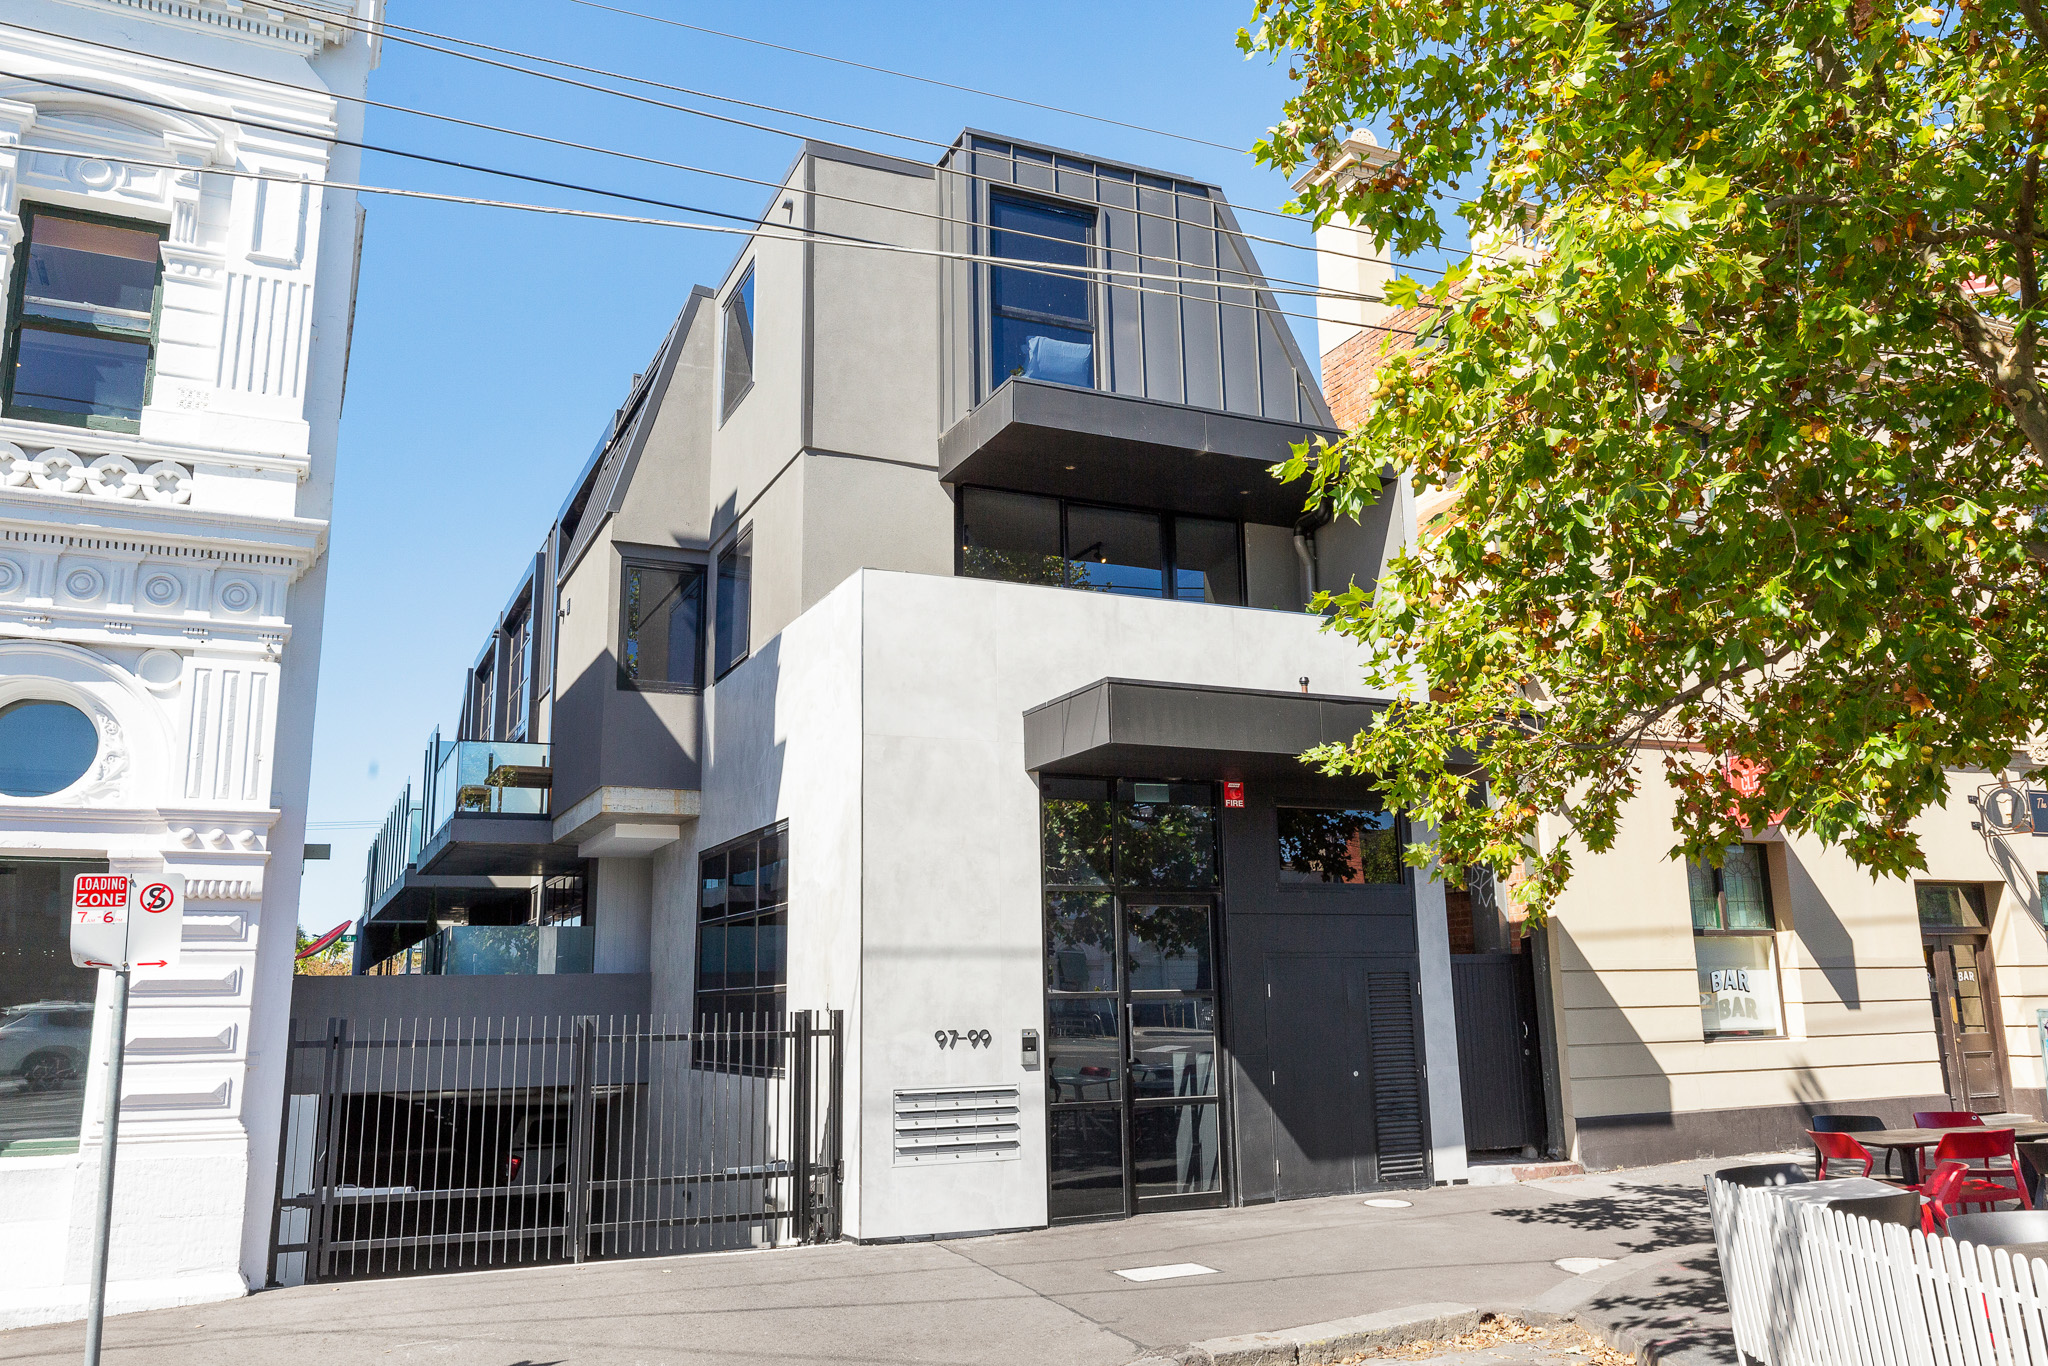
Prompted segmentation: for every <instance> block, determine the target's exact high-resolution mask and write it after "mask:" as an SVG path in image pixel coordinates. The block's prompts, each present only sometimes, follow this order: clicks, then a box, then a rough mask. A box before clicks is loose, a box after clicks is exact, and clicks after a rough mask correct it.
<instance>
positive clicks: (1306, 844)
mask: <svg viewBox="0 0 2048 1366" xmlns="http://www.w3.org/2000/svg"><path fill="white" fill-rule="evenodd" d="M1277 814H1278V816H1279V827H1280V881H1281V883H1282V884H1283V885H1300V884H1320V883H1335V884H1341V885H1347V886H1356V885H1362V884H1365V883H1373V882H1382V883H1384V882H1399V881H1400V880H1401V841H1400V832H1399V830H1398V829H1397V828H1396V826H1395V822H1394V814H1393V813H1392V812H1391V811H1374V810H1365V809H1360V808H1345V809H1336V808H1316V807H1297V806H1283V807H1281V808H1279V810H1278V813H1277Z"/></svg>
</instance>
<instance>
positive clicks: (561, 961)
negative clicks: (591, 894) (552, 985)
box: [387, 925, 597, 977]
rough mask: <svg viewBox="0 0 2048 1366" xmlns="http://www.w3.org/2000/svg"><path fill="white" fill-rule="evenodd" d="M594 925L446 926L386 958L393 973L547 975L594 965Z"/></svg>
mask: <svg viewBox="0 0 2048 1366" xmlns="http://www.w3.org/2000/svg"><path fill="white" fill-rule="evenodd" d="M596 953H597V929H596V927H595V926H592V925H450V926H448V927H447V928H445V929H442V930H440V931H439V932H437V933H435V934H431V935H429V936H427V937H426V938H425V939H422V940H420V941H419V942H418V943H416V944H414V945H412V946H411V947H410V948H406V949H401V950H399V951H398V952H397V953H396V954H394V955H392V957H391V958H390V959H389V960H388V963H389V967H388V969H387V971H389V972H390V973H392V974H393V975H395V976H433V977H551V976H561V975H567V974H570V973H587V972H590V971H591V970H592V965H593V964H594V962H595V961H596Z"/></svg>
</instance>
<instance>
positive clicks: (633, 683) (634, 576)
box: [619, 560, 704, 692]
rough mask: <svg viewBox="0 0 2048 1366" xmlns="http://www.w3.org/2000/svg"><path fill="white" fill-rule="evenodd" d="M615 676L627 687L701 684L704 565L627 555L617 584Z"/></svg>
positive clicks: (672, 688) (684, 688)
mask: <svg viewBox="0 0 2048 1366" xmlns="http://www.w3.org/2000/svg"><path fill="white" fill-rule="evenodd" d="M619 678H620V681H621V683H622V684H623V685H624V686H626V687H629V688H642V689H646V690H648V691H651V692H694V691H696V690H697V689H698V688H701V687H703V686H704V570H703V569H702V567H700V566H698V565H693V564H651V563H646V562H642V561H634V560H628V561H626V563H625V569H624V577H623V578H622V580H621V582H620V586H619Z"/></svg>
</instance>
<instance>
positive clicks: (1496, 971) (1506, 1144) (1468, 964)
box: [1451, 953, 1547, 1153]
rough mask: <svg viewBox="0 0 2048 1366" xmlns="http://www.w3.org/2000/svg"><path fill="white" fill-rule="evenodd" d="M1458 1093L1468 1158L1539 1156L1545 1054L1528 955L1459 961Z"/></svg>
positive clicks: (1455, 967) (1455, 980) (1461, 957)
mask: <svg viewBox="0 0 2048 1366" xmlns="http://www.w3.org/2000/svg"><path fill="white" fill-rule="evenodd" d="M1451 989H1452V994H1453V997H1454V999H1455V1001H1456V1012H1457V1018H1458V1089H1459V1092H1460V1093H1461V1095H1462V1096H1463V1098H1464V1102H1465V1148H1466V1150H1467V1151H1468V1152H1475V1153H1484V1152H1509V1151H1515V1152H1519V1151H1521V1150H1523V1149H1530V1148H1533V1149H1535V1150H1536V1151H1538V1152H1541V1151H1542V1150H1543V1148H1544V1146H1545V1144H1546V1142H1547V1139H1546V1135H1545V1134H1544V1120H1543V1049H1542V1041H1541V1037H1540V1035H1539V1033H1538V1029H1537V1021H1536V983H1535V981H1534V979H1533V976H1532V972H1531V967H1530V956H1529V955H1528V954H1526V953H1471V954H1456V955H1453V956H1452V958H1451Z"/></svg>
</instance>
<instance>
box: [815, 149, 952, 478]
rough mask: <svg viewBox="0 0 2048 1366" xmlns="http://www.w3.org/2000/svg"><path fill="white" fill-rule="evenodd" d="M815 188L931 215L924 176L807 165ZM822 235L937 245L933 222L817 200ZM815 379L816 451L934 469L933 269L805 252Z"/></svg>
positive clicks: (825, 249)
mask: <svg viewBox="0 0 2048 1366" xmlns="http://www.w3.org/2000/svg"><path fill="white" fill-rule="evenodd" d="M811 174H812V175H813V176H814V177H815V184H816V187H817V189H818V190H820V191H822V192H824V193H826V194H832V195H843V196H845V197H846V198H848V199H859V200H865V201H868V202H869V203H873V204H877V205H884V204H886V205H891V206H896V207H900V208H905V209H911V210H915V211H916V212H917V213H920V214H933V213H936V212H937V209H938V194H937V187H938V182H937V180H936V178H935V177H934V176H933V174H932V173H931V172H930V170H929V168H927V169H926V171H925V173H924V174H923V175H906V174H900V173H897V172H895V171H888V170H882V169H878V168H876V167H873V166H864V165H862V166H856V165H849V164H847V163H846V162H841V161H830V160H826V159H823V158H818V159H815V160H814V161H813V162H812V165H811ZM813 212H814V213H815V214H816V217H817V222H818V224H819V226H820V227H821V228H824V229H826V230H828V231H831V232H835V233H843V234H846V235H848V236H853V237H860V238H866V239H868V240H871V241H888V242H899V243H902V244H904V245H907V246H917V247H927V248H931V247H937V246H938V245H939V224H938V223H937V222H935V221H933V220H932V219H931V218H920V217H914V216H912V215H911V214H908V213H892V212H889V211H888V210H886V209H882V208H867V207H864V206H862V205H860V204H849V203H846V202H844V201H843V200H838V199H825V198H818V199H816V200H815V201H814V203H813ZM812 251H813V253H814V255H815V260H814V262H813V264H812V268H811V299H810V328H811V337H812V343H811V352H810V364H811V382H810V396H809V403H810V414H809V422H808V427H809V430H808V435H807V436H806V438H805V441H806V444H808V445H809V446H810V447H811V448H812V449H813V450H818V451H838V452H843V453H846V454H851V455H864V456H872V457H877V458H881V459H887V460H897V461H902V462H905V463H908V464H912V465H917V466H920V467H924V468H935V467H936V465H937V461H938V435H939V388H938V379H937V376H938V370H939V343H938V333H937V329H936V328H935V326H934V324H935V323H936V321H937V314H938V283H939V266H938V262H937V261H936V260H935V259H934V258H932V257H930V256H912V255H907V254H904V255H897V254H891V253H886V252H878V251H866V250H862V249H860V248H857V247H842V246H833V245H831V244H830V243H827V242H822V241H821V242H819V243H818V244H817V245H816V246H814V247H813V248H812Z"/></svg>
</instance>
